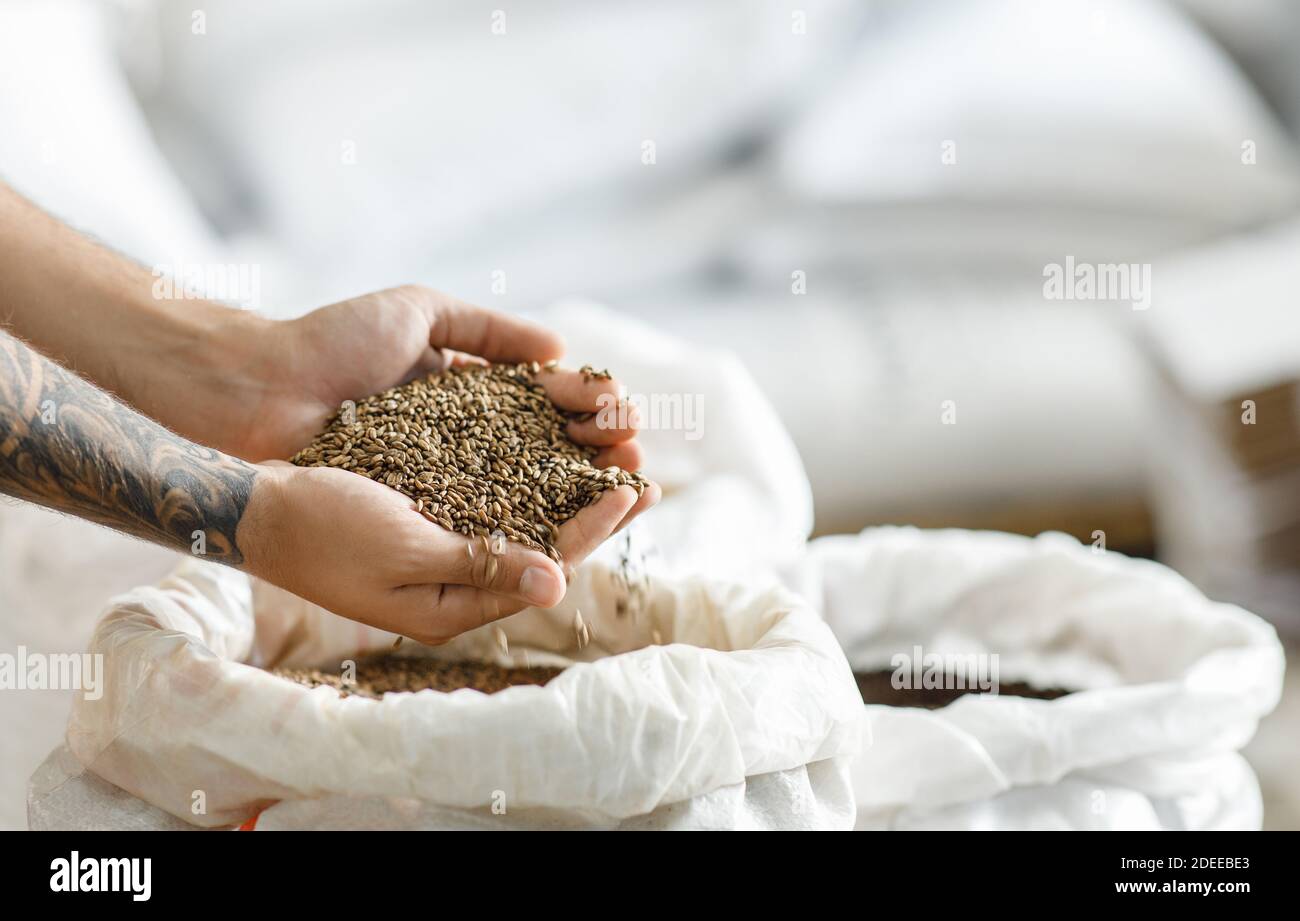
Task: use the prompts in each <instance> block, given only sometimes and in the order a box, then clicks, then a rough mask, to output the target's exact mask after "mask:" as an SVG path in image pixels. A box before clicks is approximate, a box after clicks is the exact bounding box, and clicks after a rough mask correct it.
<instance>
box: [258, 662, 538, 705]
mask: <svg viewBox="0 0 1300 921" xmlns="http://www.w3.org/2000/svg"><path fill="white" fill-rule="evenodd" d="M561 671H562V669H559V668H553V667H549V666H528V667H524V668H507V667H505V666H501V665H494V664H492V663H490V662H474V661H463V662H445V661H442V660H439V659H433V658H429V657H427V656H406V655H396V654H394V653H371V654H368V655H362V656H358V657H357V658H356V680H355V681H346V680H344V678H343V677H342V675H341V674H339V673H337V672H332V671H322V670H321V669H315V668H278V669H275V670H273V671H272V674H274V675H278V676H280V677H281V678H286V679H288V680H289V681H293V682H295V683H297V684H301V685H303V686H304V687H309V688H317V687H330V688H334V689H335V690H336V691H338V693H339V697H353V696H355V697H365V698H369V699H372V700H378V699H379V698H381V697H383V696H384V695H385V694H398V693H403V692H408V691H423V690H426V689H432V690H435V691H455V690H459V689H460V688H474V689H475V690H478V691H483V692H484V693H487V694H495V693H496V692H497V691H504V690H505V689H506V688H509V687H515V686H518V685H529V684H533V685H544V684H546V683H547V682H548V681H550V680H551V679H552V678H554V677H555V676H556V675H558V674H559V673H560V672H561Z"/></svg>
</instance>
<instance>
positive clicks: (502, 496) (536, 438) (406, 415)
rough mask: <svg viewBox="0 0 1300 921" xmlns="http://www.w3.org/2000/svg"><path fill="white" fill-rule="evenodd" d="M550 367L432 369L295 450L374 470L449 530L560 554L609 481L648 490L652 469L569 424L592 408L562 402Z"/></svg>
mask: <svg viewBox="0 0 1300 921" xmlns="http://www.w3.org/2000/svg"><path fill="white" fill-rule="evenodd" d="M550 370H551V367H550V366H548V367H547V368H545V369H544V368H542V367H541V366H539V365H538V364H537V363H536V362H533V363H531V364H517V365H461V366H456V367H452V368H449V369H447V370H445V371H441V372H438V373H435V374H430V375H429V376H428V377H425V378H422V379H419V380H414V381H412V382H410V383H409V384H404V385H402V386H400V387H394V388H392V389H390V390H385V391H384V392H383V393H378V394H375V395H374V396H371V397H368V398H366V399H364V400H361V401H360V402H358V403H357V404H356V406H355V408H352V407H347V408H345V409H341V410H340V411H339V412H337V413H335V414H334V415H333V416H332V417H331V418H330V420H329V422H328V423H327V425H326V428H325V431H323V432H322V433H321V434H320V435H318V436H317V437H316V438H315V440H313V441H312V443H311V444H310V445H308V446H307V447H306V448H303V449H302V450H301V451H299V452H298V453H297V454H295V455H294V456H293V457H292V458H290V460H291V461H292V462H293V463H295V464H298V465H299V466H304V467H323V466H329V467H341V468H343V469H344V470H350V471H352V472H353V473H358V474H360V475H361V476H364V477H369V478H370V479H372V480H375V481H377V482H380V483H383V484H385V485H386V486H391V487H392V488H393V489H396V490H397V491H398V492H400V493H402V494H404V495H406V496H408V497H409V498H411V499H413V500H415V503H416V510H417V511H419V512H420V513H421V514H422V515H424V517H425V518H427V519H428V520H430V521H432V522H434V523H435V524H439V525H441V526H442V527H444V528H446V529H447V530H449V531H457V532H459V533H461V534H464V535H466V536H467V537H475V536H480V537H483V538H494V539H497V540H500V539H509V540H513V541H516V542H518V543H520V544H523V545H525V546H527V547H531V548H532V549H534V550H540V551H542V552H543V553H546V554H547V555H548V556H550V557H551V558H552V559H554V560H556V561H557V562H558V561H559V560H560V553H559V551H558V550H557V549H556V548H555V541H556V540H557V538H558V536H559V527H560V525H562V524H564V522H566V521H568V520H569V519H570V518H572V517H573V516H574V515H576V514H577V513H578V512H580V511H581V510H582V509H584V508H586V507H587V506H588V505H590V504H591V503H592V502H595V501H596V500H597V499H598V498H599V497H600V495H601V494H602V493H603V492H605V491H606V490H608V489H614V488H615V487H618V486H631V487H632V488H634V489H635V490H636V491H637V494H638V495H640V494H641V492H642V490H644V489H645V485H646V481H645V479H644V478H642V477H641V476H640V475H639V474H636V473H631V472H629V471H626V470H620V469H619V468H618V467H610V468H607V469H604V470H602V469H600V468H598V467H596V466H595V465H594V464H592V459H593V458H594V457H595V456H596V449H595V448H593V447H589V446H586V445H579V444H577V443H575V442H574V441H573V440H572V439H570V438H569V436H568V434H567V433H566V432H565V426H566V425H567V424H568V423H569V422H571V421H573V420H574V419H580V418H583V416H581V415H574V414H569V413H565V412H563V411H561V410H560V409H559V408H558V407H556V406H555V404H554V403H552V402H551V400H550V398H549V397H548V396H547V395H546V390H545V388H544V387H543V386H542V385H541V384H540V383H538V380H537V378H538V376H539V375H540V374H542V373H546V372H549V371H550ZM581 373H582V375H583V378H584V380H591V379H593V378H596V379H607V378H608V376H609V375H608V373H607V372H603V371H602V372H597V371H593V370H592V369H591V368H589V367H584V368H582V370H581Z"/></svg>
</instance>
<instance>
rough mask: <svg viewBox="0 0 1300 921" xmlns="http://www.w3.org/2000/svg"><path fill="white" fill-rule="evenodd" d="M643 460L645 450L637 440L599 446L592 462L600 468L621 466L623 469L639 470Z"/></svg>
mask: <svg viewBox="0 0 1300 921" xmlns="http://www.w3.org/2000/svg"><path fill="white" fill-rule="evenodd" d="M644 462H645V452H644V451H643V450H642V449H641V443H640V442H638V441H625V442H623V443H622V444H616V445H613V446H612V447H608V448H601V449H600V450H599V451H597V452H596V457H595V458H594V459H593V460H592V463H593V464H595V465H596V466H597V467H600V468H601V469H602V470H603V469H604V468H606V467H621V468H622V469H624V470H640V469H641V465H642V464H643V463H644Z"/></svg>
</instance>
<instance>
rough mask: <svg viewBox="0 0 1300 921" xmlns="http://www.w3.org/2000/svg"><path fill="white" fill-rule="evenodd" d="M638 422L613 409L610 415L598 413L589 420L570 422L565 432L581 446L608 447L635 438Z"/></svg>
mask: <svg viewBox="0 0 1300 921" xmlns="http://www.w3.org/2000/svg"><path fill="white" fill-rule="evenodd" d="M636 421H638V420H636V419H635V417H631V418H629V416H628V415H627V414H626V413H624V412H623V411H622V410H620V409H613V410H610V412H608V413H606V412H603V411H602V412H598V413H596V415H594V416H592V417H591V418H589V419H581V420H575V421H573V422H570V423H569V424H568V425H566V426H565V427H564V431H565V434H567V435H568V436H569V437H570V438H572V439H573V440H574V441H576V442H577V443H578V444H580V445H593V446H595V447H606V446H609V445H616V444H620V443H622V442H625V441H630V440H631V439H633V438H635V437H636V424H635V423H636ZM629 423H631V424H629Z"/></svg>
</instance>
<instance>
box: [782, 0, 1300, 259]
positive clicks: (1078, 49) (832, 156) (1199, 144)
mask: <svg viewBox="0 0 1300 921" xmlns="http://www.w3.org/2000/svg"><path fill="white" fill-rule="evenodd" d="M1247 141H1249V142H1252V143H1253V144H1254V145H1255V146H1254V150H1255V152H1256V158H1255V161H1254V162H1253V163H1252V165H1250V166H1244V165H1243V160H1242V155H1243V144H1244V143H1245V142H1247ZM946 142H952V144H953V147H951V148H945V147H944V146H943V145H944V144H945V143H946ZM945 153H949V154H950V156H949V157H948V158H947V159H945V157H944V155H945ZM777 162H778V164H779V172H780V175H781V177H782V180H783V182H784V183H785V184H786V185H787V186H788V187H789V188H790V189H791V190H792V191H794V192H795V193H797V194H799V195H802V196H807V197H809V198H811V199H814V200H817V201H822V202H855V203H870V202H874V203H888V202H895V201H899V200H910V201H926V200H929V201H934V200H945V199H946V200H949V201H955V202H980V201H982V202H996V203H998V204H999V205H1004V206H1005V205H1012V204H1014V203H1021V204H1026V203H1033V204H1035V205H1042V204H1050V203H1054V204H1057V205H1063V206H1070V207H1071V208H1073V209H1075V210H1077V209H1079V208H1080V207H1081V206H1082V207H1084V209H1085V210H1089V211H1112V212H1119V213H1138V214H1152V215H1177V216H1180V217H1183V218H1189V219H1192V220H1213V221H1216V222H1218V223H1219V226H1220V227H1221V228H1226V227H1230V226H1234V225H1239V224H1242V223H1245V222H1249V221H1252V220H1260V219H1261V218H1263V217H1267V216H1270V215H1273V216H1275V215H1278V214H1281V213H1285V212H1286V211H1288V210H1290V208H1292V207H1293V206H1294V204H1295V202H1296V199H1297V192H1298V191H1300V186H1298V185H1297V181H1296V173H1295V170H1296V160H1295V156H1294V153H1293V150H1292V147H1291V144H1290V142H1289V141H1288V139H1287V138H1286V135H1285V133H1284V132H1283V131H1282V130H1281V128H1280V127H1279V126H1278V124H1277V122H1276V120H1275V119H1274V118H1273V117H1272V116H1271V115H1270V114H1269V112H1268V110H1267V109H1266V108H1265V107H1264V105H1263V104H1262V103H1261V102H1260V101H1259V99H1258V97H1257V96H1256V95H1255V93H1254V91H1253V90H1252V88H1251V87H1250V85H1249V83H1248V82H1247V81H1246V80H1244V79H1243V78H1242V77H1241V75H1240V73H1238V72H1237V71H1236V70H1235V68H1234V67H1233V66H1232V64H1231V62H1230V60H1229V59H1228V58H1227V57H1226V56H1225V55H1224V54H1223V53H1222V52H1221V51H1220V50H1219V49H1217V48H1215V47H1214V45H1213V43H1212V42H1210V41H1208V40H1207V39H1206V38H1205V36H1203V35H1201V34H1200V33H1199V32H1198V31H1197V30H1196V29H1195V28H1194V27H1193V26H1191V25H1190V24H1189V23H1188V22H1187V21H1186V20H1185V19H1184V18H1183V17H1182V16H1180V15H1178V14H1177V13H1175V12H1174V11H1172V10H1170V9H1169V8H1168V7H1167V6H1165V5H1164V4H1160V3H1155V2H1148V0H1086V2H1084V0H1062V2H1056V3H1038V2H1034V0H973V2H967V3H962V4H957V5H953V4H949V3H942V2H937V3H936V2H930V3H922V4H904V5H903V12H902V13H901V14H900V15H899V16H898V18H897V21H896V22H892V23H888V24H887V25H886V27H884V28H882V29H881V30H879V31H878V32H877V33H876V34H875V35H874V36H873V41H872V42H870V43H868V44H867V46H866V47H864V48H863V49H862V53H860V54H859V55H858V56H857V57H856V58H855V59H854V62H853V65H852V66H851V67H850V68H848V70H847V72H846V73H845V74H844V75H843V78H842V80H841V82H840V83H839V85H838V86H837V87H836V88H835V90H834V91H832V92H830V93H828V94H826V96H825V98H824V99H822V100H821V101H819V102H818V103H817V104H816V105H814V106H813V107H812V109H811V110H810V111H809V112H808V114H807V115H806V116H805V117H803V118H801V119H800V120H799V121H798V122H797V123H796V124H795V125H794V126H793V127H792V128H791V129H790V131H789V133H788V136H787V138H786V140H785V141H784V142H783V144H782V146H781V149H780V151H779V153H778V155H777ZM1021 234H1022V235H1023V231H1021ZM985 243H986V240H985V234H983V233H980V234H978V237H977V245H984V244H985Z"/></svg>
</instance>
